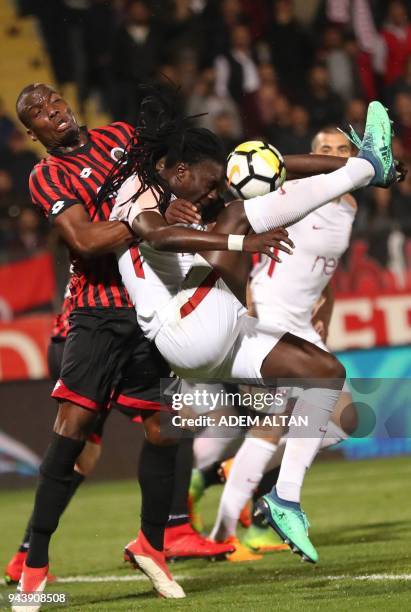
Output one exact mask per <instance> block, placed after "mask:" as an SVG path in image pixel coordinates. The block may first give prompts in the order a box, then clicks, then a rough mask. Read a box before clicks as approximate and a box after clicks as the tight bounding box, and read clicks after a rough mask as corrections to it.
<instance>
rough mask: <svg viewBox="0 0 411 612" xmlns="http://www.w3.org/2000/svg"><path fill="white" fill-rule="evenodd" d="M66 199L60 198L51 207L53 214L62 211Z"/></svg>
mask: <svg viewBox="0 0 411 612" xmlns="http://www.w3.org/2000/svg"><path fill="white" fill-rule="evenodd" d="M64 204H65V202H64V200H58V201H57V202H56V203H55V204H53V207H52V209H51V211H50V212H51V214H52V215H58V213H59V212H60V211H61V209H62V208H64Z"/></svg>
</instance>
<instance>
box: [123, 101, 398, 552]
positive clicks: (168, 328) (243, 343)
mask: <svg viewBox="0 0 411 612" xmlns="http://www.w3.org/2000/svg"><path fill="white" fill-rule="evenodd" d="M163 119H164V118H162V117H160V118H158V119H157V125H156V126H155V125H154V126H149V125H147V124H144V125H143V127H142V128H140V129H139V130H138V135H137V138H136V144H135V147H134V148H133V146H131V147H130V148H129V151H128V159H127V161H126V163H125V164H124V169H123V172H121V167H120V173H119V175H117V179H118V180H121V179H124V177H125V176H127V172H128V173H129V178H128V179H127V180H126V181H125V183H124V184H123V185H122V187H121V189H120V192H119V194H118V198H117V205H116V206H115V207H114V209H113V211H114V214H115V215H116V217H117V218H119V219H120V220H123V221H125V222H127V223H128V224H129V225H130V227H131V228H132V229H133V231H134V232H135V233H136V234H137V235H138V236H139V237H140V238H141V239H142V240H143V241H144V242H143V243H142V245H141V254H142V264H141V266H142V273H143V275H144V276H145V278H143V277H142V274H141V273H140V274H139V275H137V274H136V269H135V267H134V263H133V260H132V257H131V255H130V252H129V251H126V252H123V253H122V254H120V256H119V269H120V273H121V275H122V278H123V282H124V284H125V285H126V287H127V289H128V292H129V294H130V296H131V298H132V300H133V302H134V304H135V306H136V310H137V318H138V321H139V324H140V326H141V328H142V330H143V332H144V333H145V335H146V336H147V337H148V338H149V339H151V340H153V341H154V342H155V343H156V345H157V347H158V349H159V350H160V352H161V353H162V354H163V356H164V358H165V359H166V360H167V361H168V362H169V364H170V365H171V367H172V369H173V370H174V371H175V372H176V373H177V374H178V375H180V376H181V377H196V378H201V377H203V378H210V377H213V378H218V379H222V380H229V379H232V378H240V379H244V378H246V379H250V378H251V379H260V380H261V379H263V380H269V379H273V378H284V379H289V378H299V379H305V383H304V386H305V389H304V391H303V393H302V394H301V396H300V398H299V399H298V400H297V403H296V406H295V408H294V414H295V415H296V418H295V422H296V423H299V422H300V421H301V418H303V419H304V418H309V421H310V437H305V438H301V439H299V440H296V438H297V435H298V434H297V431H295V430H294V429H293V426H290V431H289V435H290V437H289V439H288V440H287V443H286V448H285V452H284V457H283V461H282V468H281V473H280V477H279V479H278V482H277V487H276V490H274V491H272V492H271V493H270V495H266V496H264V498H263V501H262V503H261V509H262V511H263V512H264V513H265V514H266V515H267V519H268V520H269V522H270V524H271V525H272V526H273V527H274V528H275V529H276V530H278V532H279V533H280V534H281V537H282V538H283V539H284V540H286V541H290V542H291V543H292V547H293V550H295V552H298V553H299V554H300V555H302V557H303V558H304V559H305V560H308V561H311V562H313V563H315V562H316V561H317V559H318V554H317V552H316V550H315V548H314V546H313V545H312V543H311V541H310V539H309V537H308V533H307V521H306V517H305V514H304V512H303V511H302V509H301V507H300V503H299V501H300V492H301V487H302V483H303V480H304V476H305V472H306V469H307V468H308V467H309V465H310V464H311V462H312V460H313V458H314V457H315V455H316V453H317V451H318V449H319V446H320V444H321V440H322V438H323V437H324V434H325V432H326V427H327V424H328V421H329V418H330V415H331V413H332V411H333V409H334V407H335V405H336V403H337V401H338V398H339V396H340V392H341V389H342V386H343V384H344V380H345V370H344V368H343V366H342V365H341V364H340V363H339V362H338V360H337V359H336V358H335V357H333V356H332V355H330V354H329V353H327V352H326V351H324V350H322V349H320V348H318V347H316V346H315V345H314V344H312V343H310V342H307V341H306V340H303V339H301V338H298V337H296V336H294V335H292V334H290V333H286V332H285V330H284V329H283V328H278V329H277V330H276V331H274V330H273V328H272V327H270V331H269V332H268V331H266V330H264V328H263V326H261V325H260V324H259V322H258V320H256V319H255V318H253V317H249V316H247V314H246V309H245V293H246V285H247V278H248V270H247V267H248V264H249V258H248V257H247V256H245V255H244V253H242V252H241V251H242V250H243V245H244V242H245V241H246V240H247V249H248V248H249V246H250V236H245V234H246V233H248V232H249V229H250V226H251V228H252V229H253V230H254V231H255V232H256V233H261V232H264V231H268V230H270V229H273V228H276V227H277V228H278V227H281V226H285V225H290V224H292V223H295V222H297V221H299V220H301V219H302V218H303V217H305V216H306V215H307V214H309V213H310V212H312V211H313V210H316V209H317V208H319V207H320V206H323V205H324V204H326V203H327V202H329V201H331V200H334V199H335V198H338V197H340V196H342V195H343V194H344V193H346V192H348V191H352V190H354V189H356V188H359V187H364V186H367V185H371V184H373V185H375V184H378V185H383V186H388V185H390V184H391V183H392V182H394V181H395V180H396V177H397V174H396V169H395V164H394V160H393V157H392V149H391V123H390V119H389V117H388V115H387V113H386V111H385V109H384V108H383V106H382V105H380V104H379V103H377V102H375V103H372V104H371V105H370V107H369V112H368V116H367V124H366V129H365V137H364V141H363V145H362V147H361V148H360V151H359V155H358V156H357V157H356V158H350V159H349V160H348V161H347V162H346V163H345V164H344V163H343V164H341V165H340V168H339V170H335V171H334V172H331V173H330V174H319V175H318V176H314V177H311V178H307V179H302V180H298V181H293V182H290V184H289V185H288V187H287V189H286V190H284V189H282V190H280V191H279V192H275V193H270V194H268V195H267V196H262V197H258V198H252V199H250V200H248V201H244V202H243V201H241V200H237V201H235V202H232V203H230V205H229V206H227V207H226V208H225V209H224V210H223V211H222V212H221V213H220V215H219V216H218V219H217V223H216V225H215V228H214V230H213V232H211V233H210V234H209V235H208V236H201V234H202V232H196V231H195V230H191V231H190V230H189V229H188V228H187V229H185V231H183V228H170V227H169V226H167V225H166V224H165V222H164V220H163V219H162V217H161V208H162V207H163V206H164V205H167V203H168V202H169V201H170V197H171V196H172V194H174V195H175V196H177V197H180V198H185V199H187V200H190V201H192V202H193V203H194V204H197V205H198V206H199V207H201V206H202V205H207V204H209V203H211V202H212V201H214V200H215V199H216V197H217V191H218V188H219V186H220V182H221V177H222V174H221V170H222V168H221V167H220V169H219V168H218V163H217V162H215V161H214V162H213V161H212V156H211V155H210V154H209V153H208V152H207V146H206V141H207V140H208V141H210V139H211V140H212V138H211V135H210V134H207V133H206V131H204V130H203V131H202V132H200V131H199V130H196V129H195V128H189V127H187V126H184V125H183V126H179V127H178V128H177V127H176V124H175V122H174V123H167V122H166V121H164V120H163ZM150 147H151V150H150ZM308 157H309V156H308ZM312 157H313V158H317V159H313V160H312V161H311V163H310V160H306V163H305V162H304V164H303V165H304V167H305V169H308V168H310V166H311V171H312V168H313V167H317V169H318V170H319V171H320V172H321V171H324V168H327V167H328V168H329V167H331V166H332V165H333V164H334V167H338V165H337V163H336V162H337V161H340V160H339V158H332V157H324V156H312ZM160 159H164V164H163V166H162V167H157V170H156V164H158V162H159V161H160ZM326 160H330V161H331V160H333V162H332V163H331V164H330V165H329V166H328V165H327V163H326ZM341 161H345V160H341ZM286 163H287V161H286ZM292 165H293V164H292V160H291V159H290V162H289V163H288V169H289V170H290V167H292ZM297 165H298V164H297V163H296V164H295V165H294V168H295V167H296V166H297ZM130 170H131V172H132V173H131V174H130ZM303 173H304V171H303V170H302V171H301V174H303ZM117 186H118V183H117V184H116V181H115V182H114V184H113V188H116V187H117ZM163 227H164V232H163ZM174 229H175V230H178V231H173V230H174ZM153 233H154V235H156V236H157V237H158V235H159V234H163V233H164V235H165V236H163V237H162V245H163V248H164V249H167V250H172V245H173V244H174V245H175V251H176V252H177V253H178V252H180V253H181V251H188V252H195V251H199V250H201V251H203V255H204V257H200V256H199V255H196V256H195V257H194V260H193V265H192V267H191V269H190V271H189V273H188V275H187V276H186V278H185V279H184V281H183V283H182V284H180V281H181V278H179V277H178V276H177V278H176V279H175V284H174V285H173V284H172V283H171V280H172V278H173V277H172V275H170V274H169V270H170V267H169V266H170V265H171V268H172V270H173V271H174V270H175V268H176V262H175V260H172V258H170V256H169V255H166V254H164V253H161V251H159V250H158V248H157V247H158V244H159V243H158V242H157V240H156V239H153V237H152V236H153ZM223 234H229V237H228V240H227V241H226V242H225V243H223V245H222V246H217V247H215V246H214V247H212V246H211V245H212V244H213V243H214V244H215V243H218V244H219V243H220V242H223V238H222V235H223ZM177 235H178V236H179V240H176V239H175V236H177ZM165 237H166V239H165ZM274 242H276V243H277V244H276V245H274V246H275V247H276V248H279V250H283V251H286V252H289V249H288V248H287V247H286V246H285V245H284V244H283V243H284V242H288V244H292V243H291V242H290V241H289V239H288V237H287V233H286V232H284V233H281V232H279V233H277V234H276V235H275V236H274ZM143 248H144V251H143V250H142V249H143ZM211 248H220V249H227V248H228V250H229V252H223V251H222V250H221V251H213V252H209V250H210V249H211ZM262 250H263V251H264V249H262ZM271 256H272V257H273V258H274V259H277V260H278V258H276V256H275V254H274V255H273V254H271ZM170 260H171V264H169V263H168V262H169V261H170ZM138 269H140V266H139V268H138ZM149 270H151V272H152V274H150V277H149V278H150V282H144V281H148V276H147V274H148V271H149ZM156 276H157V279H159V280H160V282H157V280H156V279H155V277H156ZM162 276H163V277H164V278H167V282H164V283H163V282H162V281H161V277H162ZM153 296H155V299H153Z"/></svg>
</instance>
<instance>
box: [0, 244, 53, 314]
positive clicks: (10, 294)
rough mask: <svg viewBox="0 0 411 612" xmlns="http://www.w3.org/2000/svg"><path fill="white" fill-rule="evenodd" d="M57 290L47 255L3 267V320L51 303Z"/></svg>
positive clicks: (0, 285)
mask: <svg viewBox="0 0 411 612" xmlns="http://www.w3.org/2000/svg"><path fill="white" fill-rule="evenodd" d="M55 290H56V283H55V277H54V267H53V260H52V257H51V255H50V254H49V253H47V252H42V253H39V254H37V255H34V256H32V257H30V258H28V259H23V260H22V261H17V262H13V263H8V264H4V265H1V266H0V311H3V314H4V316H3V318H7V314H9V315H15V314H18V313H19V312H24V311H26V310H30V309H32V308H36V307H37V306H42V305H43V304H50V303H52V302H53V299H54V296H55Z"/></svg>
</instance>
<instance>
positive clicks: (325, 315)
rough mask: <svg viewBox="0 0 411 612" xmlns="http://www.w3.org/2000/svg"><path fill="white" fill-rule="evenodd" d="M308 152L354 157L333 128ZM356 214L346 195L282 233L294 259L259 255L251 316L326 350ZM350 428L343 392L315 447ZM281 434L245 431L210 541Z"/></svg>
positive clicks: (263, 536)
mask: <svg viewBox="0 0 411 612" xmlns="http://www.w3.org/2000/svg"><path fill="white" fill-rule="evenodd" d="M312 152H313V153H315V154H323V155H335V156H341V157H346V158H348V157H349V156H350V155H352V154H353V150H352V146H351V143H350V141H349V140H348V138H347V137H346V136H345V135H344V134H343V133H341V132H340V131H339V130H338V129H337V128H335V127H329V128H324V129H323V130H321V131H320V132H319V133H318V134H317V135H316V136H315V138H314V139H313V142H312ZM356 211H357V204H356V201H355V199H354V197H353V196H352V195H350V194H345V195H343V196H341V197H340V198H337V199H336V200H334V201H332V202H330V203H328V204H326V205H325V206H323V207H321V208H319V209H317V210H316V211H314V212H312V213H311V214H309V215H308V216H307V217H305V218H304V219H302V220H301V221H299V222H298V223H295V224H294V225H292V226H291V227H290V228H289V236H290V238H291V239H292V240H293V242H294V243H295V245H296V248H295V250H294V253H293V257H287V258H285V259H284V261H283V263H282V264H281V265H279V264H277V263H276V262H275V260H271V259H268V258H267V257H265V256H264V255H263V256H260V257H259V262H258V263H256V265H255V266H254V268H253V270H252V274H251V282H250V295H249V298H250V301H251V309H252V311H253V312H254V314H255V315H256V316H257V318H258V319H259V321H260V322H261V323H262V324H263V325H264V327H265V328H267V329H270V327H271V326H272V327H273V329H274V330H277V329H278V327H279V326H280V327H281V326H282V327H284V329H286V330H287V331H289V332H291V333H293V334H295V335H296V336H299V337H301V338H304V339H305V340H308V341H310V342H312V343H313V344H315V345H316V346H318V347H320V348H322V349H323V350H325V351H327V350H328V349H327V347H326V344H325V343H326V340H327V335H328V327H329V323H330V319H331V314H332V306H333V295H332V288H331V284H330V283H331V279H332V276H333V274H334V272H335V270H336V268H337V265H338V262H339V259H340V257H341V255H342V254H343V253H344V252H345V250H346V249H347V247H348V244H349V240H350V236H351V230H352V224H353V222H354V219H355V214H356ZM282 412H283V410H282ZM341 415H343V417H342V418H343V422H344V428H345V430H344V429H343V428H342V427H341ZM356 424H357V421H356V411H355V408H354V406H353V405H352V398H351V394H350V393H349V391H348V389H346V388H345V387H344V388H343V392H342V393H341V395H340V398H339V400H338V402H337V404H336V406H335V408H334V411H333V414H332V417H331V419H330V421H329V423H328V426H327V433H326V435H325V436H324V438H323V440H322V443H321V448H327V447H328V446H331V445H333V444H336V443H338V442H340V441H341V440H343V439H345V438H346V437H347V434H350V433H352V432H353V431H354V430H355V427H356ZM282 433H283V432H282V429H281V428H280V427H277V428H274V430H271V431H270V430H268V431H267V429H265V430H259V429H258V428H256V429H254V430H252V431H250V432H249V434H248V435H247V437H246V438H245V440H244V442H243V444H242V446H241V448H240V449H239V451H238V453H237V454H236V456H235V458H234V461H233V463H232V466H231V470H230V473H229V476H228V479H227V482H226V484H225V487H224V491H223V494H222V496H221V500H220V505H219V510H218V516H217V519H216V523H215V526H214V529H213V531H212V534H211V537H212V538H214V539H217V540H225V541H228V540H230V541H233V538H234V536H235V532H236V526H237V522H238V518H239V516H240V512H241V510H242V508H243V506H244V504H245V503H246V502H247V501H248V499H250V497H251V496H252V495H253V491H254V490H255V489H256V488H259V492H260V494H263V493H267V490H265V491H264V490H262V489H261V486H260V487H258V483H259V482H260V481H261V478H262V476H263V474H264V473H265V472H266V471H268V470H269V469H273V468H274V467H276V466H277V465H279V464H280V463H281V458H282V454H283V452H284V444H285V440H286V437H281V435H282ZM210 442H211V443H212V440H211V441H210ZM211 446H212V444H210V447H211ZM211 450H212V449H211V448H210V451H211ZM273 473H274V471H273ZM276 475H278V472H277V474H276ZM267 484H268V483H267V479H266V482H265V486H267ZM272 484H273V485H274V484H275V482H273V483H272ZM257 522H258V521H256V523H257ZM244 541H245V542H246V543H247V544H248V545H249V546H250V547H251V548H252V549H253V550H259V549H263V550H264V549H265V550H267V549H269V548H270V545H275V543H276V540H275V539H273V537H272V532H268V533H267V531H266V530H262V529H259V528H258V527H257V526H256V525H255V526H252V527H251V528H250V530H249V531H248V532H247V534H246V537H245V540H244Z"/></svg>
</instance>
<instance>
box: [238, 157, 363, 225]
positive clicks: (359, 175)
mask: <svg viewBox="0 0 411 612" xmlns="http://www.w3.org/2000/svg"><path fill="white" fill-rule="evenodd" d="M374 175H375V172H374V168H373V167H372V165H371V164H370V163H369V162H368V161H367V160H365V159H361V158H358V157H351V158H350V159H349V160H348V161H347V164H346V165H345V166H344V167H343V168H340V169H339V170H336V171H335V172H330V174H319V175H318V176H310V177H309V178H305V179H300V180H298V181H288V182H286V183H285V185H284V188H283V189H279V190H277V191H273V192H271V193H268V194H267V195H264V196H258V197H256V198H250V199H249V200H244V210H245V214H246V215H247V218H248V220H249V222H250V225H251V227H252V228H253V230H254V231H255V232H256V233H262V232H266V231H268V230H271V229H275V228H276V227H286V226H288V225H292V224H293V223H296V222H297V221H300V220H301V219H303V218H304V217H306V216H307V215H308V214H309V213H310V212H312V211H313V210H315V209H316V208H319V207H320V206H324V204H327V202H331V201H332V200H335V199H336V198H339V197H340V196H342V195H344V194H345V193H349V192H350V191H353V190H354V189H358V188H359V187H365V186H367V185H368V184H369V183H370V181H371V179H372V178H373V177H374Z"/></svg>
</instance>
